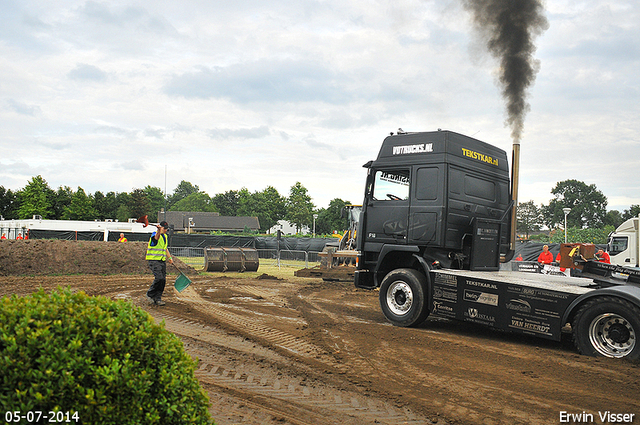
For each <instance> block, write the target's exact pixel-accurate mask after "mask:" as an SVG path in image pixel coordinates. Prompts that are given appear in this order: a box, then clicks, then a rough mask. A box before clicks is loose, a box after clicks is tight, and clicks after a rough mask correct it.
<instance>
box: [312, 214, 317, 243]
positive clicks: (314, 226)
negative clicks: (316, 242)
mask: <svg viewBox="0 0 640 425" xmlns="http://www.w3.org/2000/svg"><path fill="white" fill-rule="evenodd" d="M316 218H318V214H314V215H313V237H314V238H315V237H316Z"/></svg>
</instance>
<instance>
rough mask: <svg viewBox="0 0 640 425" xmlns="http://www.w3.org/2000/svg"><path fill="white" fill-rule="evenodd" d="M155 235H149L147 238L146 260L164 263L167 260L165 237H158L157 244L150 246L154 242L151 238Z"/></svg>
mask: <svg viewBox="0 0 640 425" xmlns="http://www.w3.org/2000/svg"><path fill="white" fill-rule="evenodd" d="M154 236H155V233H154V234H152V235H151V238H149V244H148V245H147V256H146V257H145V259H146V260H160V261H165V260H166V259H167V235H160V239H158V243H157V244H155V245H151V242H152V241H155V239H154V238H153V237H154Z"/></svg>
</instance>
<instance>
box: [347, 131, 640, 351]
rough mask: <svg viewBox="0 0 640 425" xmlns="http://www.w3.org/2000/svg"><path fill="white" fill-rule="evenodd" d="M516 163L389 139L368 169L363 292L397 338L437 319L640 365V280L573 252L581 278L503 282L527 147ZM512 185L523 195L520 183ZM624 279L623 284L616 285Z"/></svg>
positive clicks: (438, 134) (567, 257)
mask: <svg viewBox="0 0 640 425" xmlns="http://www.w3.org/2000/svg"><path fill="white" fill-rule="evenodd" d="M512 158H513V164H512V167H511V170H512V174H511V176H510V174H509V165H508V161H507V153H506V152H505V151H504V150H502V149H500V148H498V147H495V146H492V145H490V144H487V143H485V142H482V141H480V140H477V139H474V138H472V137H468V136H464V135H462V134H458V133H455V132H452V131H440V130H438V131H434V132H422V133H398V134H391V135H390V136H388V137H387V138H385V139H384V141H383V143H382V147H381V148H380V152H379V154H378V157H377V158H376V159H375V160H373V161H370V162H368V163H367V164H365V165H364V167H365V168H367V180H366V184H365V194H364V201H363V204H362V210H361V213H360V214H361V216H360V219H359V221H358V231H357V238H356V247H357V253H358V258H357V268H356V271H355V273H354V281H355V286H356V287H358V288H365V289H376V288H379V291H380V292H379V298H380V307H381V309H382V312H383V314H384V315H385V317H386V318H387V320H389V321H390V322H391V323H393V324H394V325H396V326H417V325H419V324H421V323H422V322H424V321H425V319H426V318H427V317H428V316H429V315H430V314H432V315H434V316H439V317H445V318H449V319H455V320H461V321H468V322H472V323H478V324H483V325H486V326H490V327H493V328H496V329H502V330H508V331H512V332H519V333H525V334H531V335H536V336H540V337H543V338H548V339H554V340H558V341H559V340H560V338H561V334H562V332H563V329H568V328H569V327H567V326H566V325H567V324H569V325H570V329H571V331H572V333H573V337H574V342H575V345H576V347H577V349H578V350H579V351H580V352H581V353H583V354H587V355H597V356H606V357H624V358H628V359H638V358H640V343H639V342H637V338H638V336H640V271H635V270H629V269H627V268H625V269H624V270H625V271H626V272H625V273H624V274H621V273H620V269H622V268H621V267H618V266H615V265H609V264H606V265H605V264H603V263H598V262H597V261H596V260H595V258H594V254H595V249H594V247H593V245H579V246H574V245H571V244H564V245H563V246H562V249H561V256H562V259H563V260H564V262H565V263H564V265H563V266H564V267H572V268H577V269H580V270H581V275H582V276H583V277H582V278H571V277H559V276H551V275H542V274H540V275H536V274H525V273H518V272H512V271H503V270H500V263H501V262H507V261H510V260H511V258H512V256H513V248H514V244H515V232H513V229H514V227H515V214H514V209H515V204H516V202H515V200H516V199H517V180H518V176H517V170H518V164H517V162H518V158H519V145H516V144H514V151H513V154H512ZM514 182H515V183H514ZM616 277H619V278H616Z"/></svg>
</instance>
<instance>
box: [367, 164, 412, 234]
mask: <svg viewBox="0 0 640 425" xmlns="http://www.w3.org/2000/svg"><path fill="white" fill-rule="evenodd" d="M409 177H410V172H409V169H408V168H388V169H380V170H375V174H374V178H373V187H371V188H370V189H369V193H368V194H367V201H366V202H367V205H366V209H367V210H366V214H365V220H366V223H365V232H366V235H364V236H365V238H366V240H367V241H368V242H372V243H394V244H405V243H406V242H407V227H408V216H409Z"/></svg>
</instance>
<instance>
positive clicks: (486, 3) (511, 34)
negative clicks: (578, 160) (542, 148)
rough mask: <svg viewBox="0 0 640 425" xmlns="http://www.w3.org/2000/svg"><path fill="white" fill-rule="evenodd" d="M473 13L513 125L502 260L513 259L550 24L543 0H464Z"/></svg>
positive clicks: (508, 120) (507, 123) (509, 121)
mask: <svg viewBox="0 0 640 425" xmlns="http://www.w3.org/2000/svg"><path fill="white" fill-rule="evenodd" d="M462 2H463V4H464V7H465V8H466V9H467V10H469V11H471V12H472V14H473V21H474V25H475V27H476V29H477V30H478V31H479V33H480V35H481V36H482V37H483V40H484V41H485V42H486V45H487V48H488V50H489V52H490V53H491V54H492V55H493V56H494V57H495V58H497V59H498V60H499V61H500V72H499V80H500V85H501V87H502V97H503V98H504V100H505V101H506V109H507V120H506V125H508V126H509V127H510V128H511V138H512V139H513V158H512V167H511V199H512V201H513V204H512V208H511V223H510V246H511V249H510V252H509V253H508V254H507V255H506V256H505V257H504V258H503V259H501V261H510V260H511V257H512V256H513V252H514V250H515V245H516V216H517V214H516V211H517V205H518V185H519V183H518V182H519V179H520V178H519V174H520V139H521V137H522V131H523V129H524V117H525V115H526V114H527V112H528V110H529V104H528V103H527V99H526V98H527V89H528V88H529V86H531V85H532V84H533V82H534V81H535V78H536V74H537V73H538V70H539V69H540V62H539V61H538V60H536V59H534V57H533V54H534V53H535V51H536V47H535V45H534V43H533V40H534V39H535V37H537V36H539V35H540V34H542V32H544V31H545V30H546V29H547V28H549V23H548V21H547V18H546V17H545V16H544V14H543V12H544V7H543V4H542V0H462Z"/></svg>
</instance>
